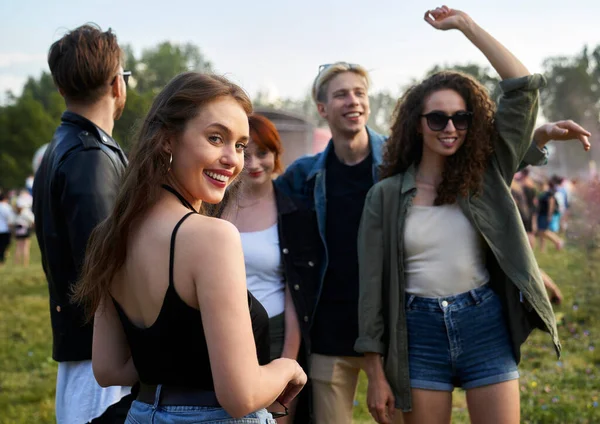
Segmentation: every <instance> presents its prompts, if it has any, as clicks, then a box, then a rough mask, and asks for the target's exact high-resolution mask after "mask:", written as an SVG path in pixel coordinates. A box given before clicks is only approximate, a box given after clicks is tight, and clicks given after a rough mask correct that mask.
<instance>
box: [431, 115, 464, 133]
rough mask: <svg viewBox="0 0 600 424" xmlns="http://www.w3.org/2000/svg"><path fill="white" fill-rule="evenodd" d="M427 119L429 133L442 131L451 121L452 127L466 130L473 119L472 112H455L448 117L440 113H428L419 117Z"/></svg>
mask: <svg viewBox="0 0 600 424" xmlns="http://www.w3.org/2000/svg"><path fill="white" fill-rule="evenodd" d="M421 116H423V117H425V118H426V119H427V126H428V127H429V129H430V130H431V131H443V130H444V128H446V127H447V126H448V121H450V120H452V125H454V128H456V129H457V130H467V129H469V126H470V125H471V121H472V119H473V113H472V112H456V113H455V114H454V115H452V116H448V115H446V114H445V113H442V112H429V113H427V114H425V115H421Z"/></svg>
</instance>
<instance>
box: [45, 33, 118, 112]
mask: <svg viewBox="0 0 600 424" xmlns="http://www.w3.org/2000/svg"><path fill="white" fill-rule="evenodd" d="M123 59H124V55H123V51H122V50H121V48H120V47H119V45H118V44H117V36H116V35H115V34H114V33H113V32H112V30H111V29H110V28H109V29H108V31H105V32H102V30H101V29H100V27H99V26H98V25H96V24H93V23H89V24H85V25H82V26H80V27H78V28H76V29H74V30H73V31H69V32H68V33H67V34H65V35H64V36H63V37H62V38H61V39H60V40H58V41H56V42H54V43H53V44H52V46H50V51H49V52H48V66H49V67H50V72H51V73H52V79H53V80H54V84H55V85H56V87H57V88H58V89H59V90H60V91H61V92H62V94H63V95H64V97H65V99H66V100H67V102H68V101H74V102H78V103H86V104H91V103H94V102H96V101H98V100H99V99H100V98H101V97H102V96H104V95H105V94H106V93H107V92H108V90H109V86H110V83H111V81H112V78H114V77H115V76H116V74H117V72H118V70H119V66H120V65H121V64H122V63H123Z"/></svg>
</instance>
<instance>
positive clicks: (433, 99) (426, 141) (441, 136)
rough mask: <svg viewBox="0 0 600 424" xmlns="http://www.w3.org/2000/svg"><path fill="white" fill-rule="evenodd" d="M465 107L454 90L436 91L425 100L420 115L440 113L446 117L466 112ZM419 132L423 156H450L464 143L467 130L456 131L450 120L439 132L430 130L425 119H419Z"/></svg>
mask: <svg viewBox="0 0 600 424" xmlns="http://www.w3.org/2000/svg"><path fill="white" fill-rule="evenodd" d="M466 111H467V105H466V103H465V100H464V99H463V98H462V96H461V95H460V94H458V93H457V92H456V91H454V90H449V89H446V90H438V91H435V92H433V93H431V94H430V95H429V96H427V98H426V99H425V102H424V106H423V112H422V115H427V114H429V113H432V112H440V113H442V114H444V115H447V116H452V115H454V114H456V113H460V112H466ZM420 119H421V121H420V126H419V130H420V132H421V134H423V155H440V156H452V155H453V154H455V153H456V152H457V151H458V149H459V148H460V146H462V144H463V143H464V141H465V137H466V136H467V130H466V129H465V130H458V129H456V127H455V126H454V122H453V121H452V120H448V123H447V125H446V126H445V128H444V129H442V130H440V131H434V130H432V129H431V128H430V127H429V125H428V124H427V118H426V117H421V118H420Z"/></svg>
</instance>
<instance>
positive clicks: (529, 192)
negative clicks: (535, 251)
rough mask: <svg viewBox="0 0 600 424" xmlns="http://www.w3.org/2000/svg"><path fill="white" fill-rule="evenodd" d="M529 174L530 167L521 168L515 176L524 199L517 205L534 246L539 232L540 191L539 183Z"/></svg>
mask: <svg viewBox="0 0 600 424" xmlns="http://www.w3.org/2000/svg"><path fill="white" fill-rule="evenodd" d="M529 174H530V172H529V168H525V169H523V170H521V171H520V172H519V173H517V176H515V180H516V181H515V182H516V183H517V184H518V187H520V189H521V192H522V194H523V197H522V199H520V200H521V201H522V203H519V202H517V206H518V207H519V212H522V214H521V218H522V219H523V225H524V226H525V231H526V232H527V238H529V243H530V244H531V247H532V248H533V247H535V235H536V233H537V211H538V201H537V198H538V193H537V185H536V183H535V182H534V181H533V179H532V178H531V176H530V175H529ZM519 205H520V206H519Z"/></svg>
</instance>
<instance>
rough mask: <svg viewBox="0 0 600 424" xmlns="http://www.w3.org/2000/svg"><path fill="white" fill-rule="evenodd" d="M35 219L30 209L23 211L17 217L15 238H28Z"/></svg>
mask: <svg viewBox="0 0 600 424" xmlns="http://www.w3.org/2000/svg"><path fill="white" fill-rule="evenodd" d="M34 221H35V218H34V216H33V212H31V210H30V209H22V210H21V212H20V213H19V214H18V215H17V216H16V217H15V221H14V225H15V236H17V237H19V236H26V235H29V232H30V230H31V228H32V227H33V222H34Z"/></svg>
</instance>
